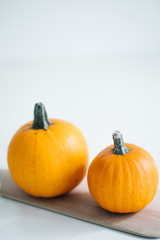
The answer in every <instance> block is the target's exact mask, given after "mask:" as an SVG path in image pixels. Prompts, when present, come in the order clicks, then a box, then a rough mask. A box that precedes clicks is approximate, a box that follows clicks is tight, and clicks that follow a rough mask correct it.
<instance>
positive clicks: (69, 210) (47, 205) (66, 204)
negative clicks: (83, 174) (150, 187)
mask: <svg viewBox="0 0 160 240" xmlns="http://www.w3.org/2000/svg"><path fill="white" fill-rule="evenodd" d="M0 177H1V181H2V186H1V191H0V195H2V196H4V197H6V198H10V199H14V200H17V201H20V202H23V203H27V204H30V205H34V206H37V207H40V208H43V209H47V210H50V211H53V212H56V213H61V214H64V215H67V216H71V217H74V218H78V219H81V220H85V221H88V222H91V223H94V224H98V225H101V226H104V227H108V228H113V229H116V230H120V231H123V232H127V233H132V234H135V235H139V236H144V237H150V238H157V237H160V192H158V193H157V195H156V197H155V198H154V200H153V201H152V202H151V203H150V204H149V205H148V206H147V207H146V208H145V209H143V210H141V211H139V212H138V213H132V214H115V213H110V212H108V211H105V210H104V209H102V208H100V207H99V206H98V205H97V204H96V203H95V202H94V201H93V199H92V197H91V196H90V194H89V192H88V188H87V185H86V183H85V181H83V184H81V185H80V186H79V187H77V188H76V190H74V191H72V192H70V193H69V194H66V195H63V196H61V197H56V198H50V199H43V198H35V197H32V196H29V195H28V194H26V193H24V192H23V191H22V190H21V189H20V188H18V187H17V186H16V185H15V183H14V182H13V181H12V179H11V177H10V174H9V173H8V171H6V170H1V171H0Z"/></svg>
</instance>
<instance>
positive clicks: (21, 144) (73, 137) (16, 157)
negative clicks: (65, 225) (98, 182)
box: [8, 119, 88, 197]
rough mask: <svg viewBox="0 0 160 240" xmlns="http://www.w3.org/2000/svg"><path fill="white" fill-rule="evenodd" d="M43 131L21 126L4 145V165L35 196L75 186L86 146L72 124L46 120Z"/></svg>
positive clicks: (83, 170)
mask: <svg viewBox="0 0 160 240" xmlns="http://www.w3.org/2000/svg"><path fill="white" fill-rule="evenodd" d="M49 120H50V123H51V125H50V126H48V128H47V130H43V129H32V126H33V122H29V123H27V124H25V125H24V126H22V127H21V128H20V129H19V130H18V132H17V133H16V134H15V135H14V137H13V138H12V140H11V142H10V144H9V148H8V166H9V171H10V173H11V176H12V178H13V180H14V181H15V183H16V184H17V185H18V186H19V187H20V188H21V189H23V190H24V191H25V192H26V193H28V194H31V195H33V196H37V197H54V196H59V195H61V194H64V193H67V192H69V191H71V190H72V189H73V188H75V187H76V186H77V185H78V184H79V183H80V182H81V180H82V179H83V177H84V176H85V173H86V170H87V165H88V149H87V144H86V141H85V139H84V137H83V135H82V133H81V132H80V130H79V129H78V128H77V127H75V126H74V125H73V124H71V123H69V122H66V121H62V120H58V119H49Z"/></svg>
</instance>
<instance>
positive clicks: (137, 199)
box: [87, 131, 159, 213]
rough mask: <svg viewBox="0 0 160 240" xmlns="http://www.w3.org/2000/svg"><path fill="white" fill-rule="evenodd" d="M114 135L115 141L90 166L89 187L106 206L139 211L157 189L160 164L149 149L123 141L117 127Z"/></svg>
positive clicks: (128, 211) (97, 200)
mask: <svg viewBox="0 0 160 240" xmlns="http://www.w3.org/2000/svg"><path fill="white" fill-rule="evenodd" d="M112 136H113V141H114V145H111V146H109V147H107V148H105V149H104V150H102V151H101V152H100V153H99V154H98V155H97V156H96V157H95V159H94V160H93V161H92V163H91V164H90V166H89V169H88V175H87V180H88V187H89V191H90V193H91V195H92V197H93V199H94V200H95V201H96V202H97V204H99V205H100V206H101V207H102V208H104V209H105V210H108V211H111V212H117V213H131V212H137V211H139V210H141V209H142V208H144V207H145V206H147V205H148V204H149V203H150V202H151V201H152V199H153V198H154V196H155V194H156V192H157V189H158V182H159V173H158V168H157V166H156V163H155V161H154V159H153V158H152V157H151V155H150V154H149V153H148V152H147V151H146V150H144V149H142V148H140V147H138V146H136V145H134V144H129V143H124V141H123V137H122V134H121V133H120V132H118V131H115V132H114V133H113V135H112Z"/></svg>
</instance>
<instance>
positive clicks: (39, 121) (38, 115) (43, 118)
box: [32, 103, 51, 130]
mask: <svg viewBox="0 0 160 240" xmlns="http://www.w3.org/2000/svg"><path fill="white" fill-rule="evenodd" d="M49 125H51V123H50V122H49V120H48V117H47V112H46V109H45V106H44V105H43V104H42V103H36V104H35V106H34V121H33V125H32V128H33V129H44V130H47V127H48V126H49Z"/></svg>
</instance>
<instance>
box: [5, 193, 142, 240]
mask: <svg viewBox="0 0 160 240" xmlns="http://www.w3.org/2000/svg"><path fill="white" fill-rule="evenodd" d="M0 239H2V240H10V239H12V240H14V239H16V240H28V239H30V240H32V239H34V240H36V239H38V240H42V239H45V240H49V239H57V240H58V239H80V240H81V239H83V240H84V239H87V240H90V239H91V240H94V239H95V240H97V239H101V240H103V239H105V240H106V239H113V240H114V239H119V240H121V239H127V240H128V239H145V238H141V237H138V236H134V235H131V234H127V233H123V232H119V231H116V230H112V229H108V228H105V227H101V226H98V225H95V224H92V223H88V222H85V221H81V220H78V219H74V218H72V217H67V216H64V215H61V214H57V213H54V212H50V211H47V210H43V209H40V208H37V207H33V206H29V205H27V204H23V203H19V202H16V201H13V200H10V199H6V198H3V197H0ZM146 239H147V238H146Z"/></svg>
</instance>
